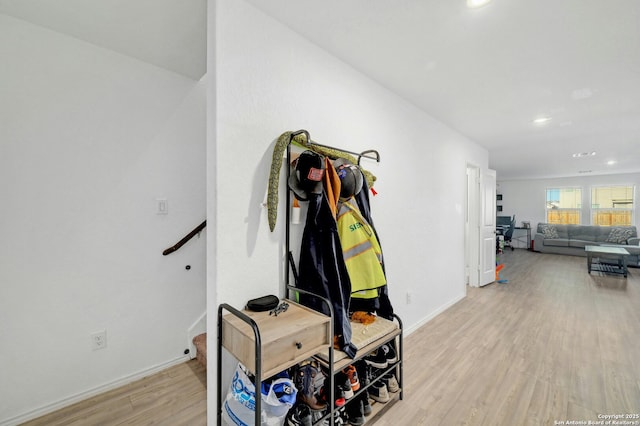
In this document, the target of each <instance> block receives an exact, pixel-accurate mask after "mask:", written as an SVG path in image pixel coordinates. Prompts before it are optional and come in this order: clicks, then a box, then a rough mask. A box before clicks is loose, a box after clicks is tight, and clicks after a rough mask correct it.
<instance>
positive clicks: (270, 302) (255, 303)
mask: <svg viewBox="0 0 640 426" xmlns="http://www.w3.org/2000/svg"><path fill="white" fill-rule="evenodd" d="M279 303H280V299H279V298H278V297H277V296H273V295H269V296H262V297H258V298H257V299H251V300H249V301H248V302H247V309H249V310H250V311H255V312H264V311H270V310H271V309H273V308H275V307H276V306H278V304H279Z"/></svg>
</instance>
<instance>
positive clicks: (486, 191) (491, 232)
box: [480, 170, 496, 286]
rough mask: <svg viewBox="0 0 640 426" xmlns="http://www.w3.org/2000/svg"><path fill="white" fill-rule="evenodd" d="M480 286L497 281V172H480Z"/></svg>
mask: <svg viewBox="0 0 640 426" xmlns="http://www.w3.org/2000/svg"><path fill="white" fill-rule="evenodd" d="M480 193H481V194H482V213H481V215H480V286H483V285H487V284H489V283H492V282H494V281H495V279H496V171H495V170H481V171H480Z"/></svg>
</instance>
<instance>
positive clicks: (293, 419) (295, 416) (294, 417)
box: [287, 404, 313, 426]
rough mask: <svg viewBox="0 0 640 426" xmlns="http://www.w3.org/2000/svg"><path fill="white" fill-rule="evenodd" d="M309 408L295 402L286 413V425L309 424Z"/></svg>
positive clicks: (308, 425)
mask: <svg viewBox="0 0 640 426" xmlns="http://www.w3.org/2000/svg"><path fill="white" fill-rule="evenodd" d="M311 425H313V422H312V421H311V410H309V406H307V405H305V404H296V405H295V406H294V407H293V408H292V409H291V410H289V413H288V414H287V426H311Z"/></svg>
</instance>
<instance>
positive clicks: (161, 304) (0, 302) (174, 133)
mask: <svg viewBox="0 0 640 426" xmlns="http://www.w3.org/2000/svg"><path fill="white" fill-rule="evenodd" d="M0 57H2V66H1V67H0V236H1V243H0V342H1V343H0V371H1V373H0V376H1V378H0V401H1V402H0V424H12V423H15V422H17V421H19V420H24V419H25V418H26V417H32V416H34V415H36V414H39V413H42V412H44V411H49V410H51V409H52V408H56V407H58V406H60V405H61V404H65V403H68V402H72V401H74V399H75V398H77V397H81V396H86V395H87V394H90V393H91V392H94V391H96V390H101V389H104V388H105V387H109V386H111V385H113V384H116V383H119V382H120V380H123V381H126V380H127V379H130V378H132V377H136V376H137V375H139V374H142V373H144V372H147V371H150V370H153V369H154V368H155V367H159V366H166V365H167V364H170V363H172V362H176V361H179V360H182V359H184V356H183V350H184V349H185V348H186V347H187V336H186V331H187V328H188V327H189V326H190V325H191V323H192V322H193V321H194V320H196V319H197V318H198V316H199V315H200V314H202V312H203V311H204V309H205V285H204V283H205V267H206V265H205V244H204V238H202V239H199V240H198V239H195V240H193V241H192V242H190V243H189V244H188V245H186V246H185V247H184V248H183V249H182V250H180V251H179V252H176V253H174V254H172V255H170V256H167V257H164V256H162V254H161V253H162V250H163V249H165V248H166V247H168V246H170V245H173V244H174V243H175V242H176V241H177V240H178V239H180V238H181V237H182V236H184V235H185V234H186V233H187V232H188V231H190V230H191V229H192V228H193V227H195V226H196V225H198V224H199V223H200V222H201V221H202V220H203V219H204V218H205V215H206V207H205V123H206V116H205V101H206V93H205V89H206V87H205V86H206V84H205V83H204V82H195V81H192V80H188V79H186V78H184V77H181V76H179V75H177V74H174V73H171V72H168V71H164V70H162V69H159V68H156V67H154V66H151V65H148V64H144V63H142V62H139V61H136V60H133V59H131V58H128V57H125V56H122V55H118V54H116V53H114V52H111V51H108V50H104V49H100V48H97V47H95V46H92V45H90V44H87V43H83V42H81V41H79V40H77V39H74V38H70V37H66V36H63V35H61V34H58V33H55V32H52V31H49V30H45V29H43V28H40V27H36V26H33V25H31V24H28V23H26V22H23V21H20V20H17V19H14V18H10V17H7V16H4V15H0ZM156 198H167V199H168V202H169V214H168V215H166V216H159V215H156V212H155V209H156V205H155V203H156V202H155V199H156ZM187 264H189V265H191V269H190V270H189V271H187V270H186V269H185V266H186V265H187ZM101 329H106V330H107V348H106V349H104V350H100V351H92V349H91V344H90V338H89V335H90V334H91V333H92V332H95V331H97V330H101Z"/></svg>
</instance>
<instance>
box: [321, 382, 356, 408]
mask: <svg viewBox="0 0 640 426" xmlns="http://www.w3.org/2000/svg"><path fill="white" fill-rule="evenodd" d="M349 391H351V385H349ZM333 397H334V398H335V400H334V403H335V404H334V405H335V406H336V407H342V406H343V405H344V404H346V403H347V400H346V399H345V397H344V392H342V391H341V390H340V389H339V388H338V385H337V384H336V387H335V390H334V393H333ZM316 398H318V400H320V401H322V403H324V404H328V402H329V393H328V392H327V389H326V388H325V387H324V386H322V387H321V388H320V392H319V393H318V395H317V396H316Z"/></svg>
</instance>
